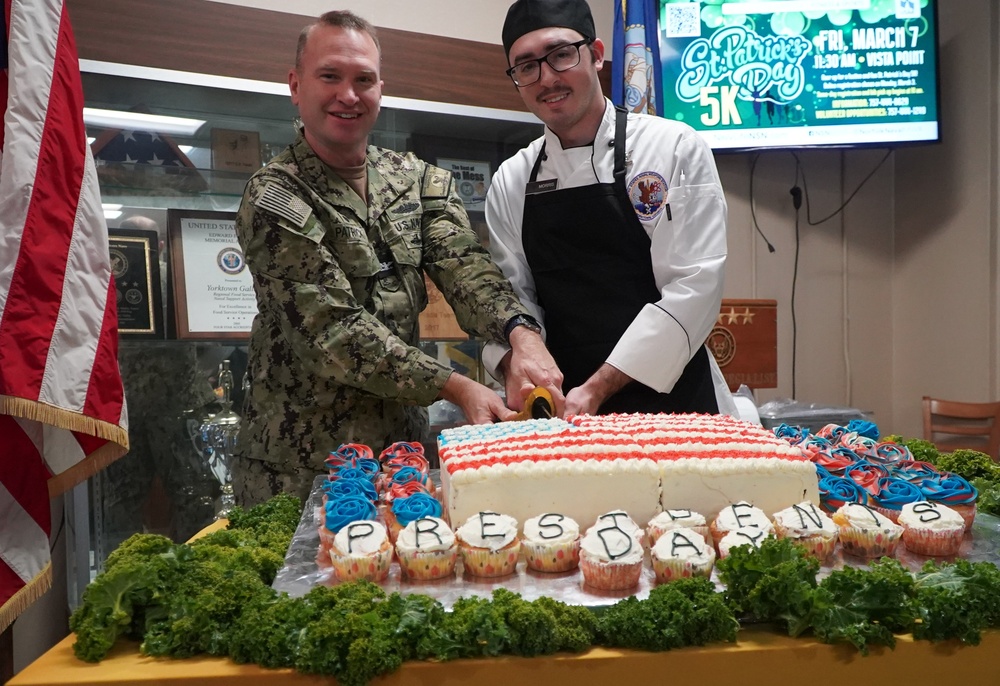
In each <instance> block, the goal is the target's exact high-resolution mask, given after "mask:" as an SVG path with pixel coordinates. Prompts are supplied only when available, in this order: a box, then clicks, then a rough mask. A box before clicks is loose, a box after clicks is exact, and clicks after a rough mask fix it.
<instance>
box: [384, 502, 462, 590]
mask: <svg viewBox="0 0 1000 686" xmlns="http://www.w3.org/2000/svg"><path fill="white" fill-rule="evenodd" d="M396 558H397V559H398V560H399V568H400V570H402V573H403V576H404V577H405V578H407V579H414V580H420V581H425V580H429V579H443V578H444V577H446V576H449V575H451V574H454V573H455V562H456V561H457V560H458V544H457V542H456V539H455V533H454V532H453V531H452V530H451V527H449V526H448V524H447V523H446V522H445V521H444V520H443V519H441V518H439V517H421V518H419V519H414V520H413V521H411V522H409V523H408V524H407V525H406V526H405V527H403V528H402V530H400V532H399V535H398V536H397V537H396Z"/></svg>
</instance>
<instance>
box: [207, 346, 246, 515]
mask: <svg viewBox="0 0 1000 686" xmlns="http://www.w3.org/2000/svg"><path fill="white" fill-rule="evenodd" d="M219 388H220V389H221V391H222V397H221V399H220V400H219V404H220V405H221V406H222V409H221V410H220V411H219V412H217V413H216V414H214V415H209V416H208V417H206V418H205V422H204V423H203V424H202V425H201V427H200V429H199V431H198V433H199V434H200V436H199V439H200V440H198V443H199V444H200V447H201V450H202V454H203V455H204V456H205V458H206V459H207V460H208V468H209V469H210V470H211V472H212V474H213V475H214V476H215V478H216V479H218V481H219V483H220V484H221V485H222V488H221V491H220V493H221V496H220V503H221V508H220V509H219V511H218V513H216V515H215V518H216V519H225V518H226V517H228V516H229V511H230V510H231V509H232V507H233V506H234V505H235V504H236V498H235V496H234V495H233V483H232V473H231V472H230V470H229V460H230V458H231V457H232V455H233V450H234V449H235V448H236V435H237V434H238V433H239V431H240V416H239V415H238V414H236V413H235V412H233V410H232V404H233V400H232V391H233V372H232V371H231V370H230V369H229V360H223V361H222V364H220V365H219Z"/></svg>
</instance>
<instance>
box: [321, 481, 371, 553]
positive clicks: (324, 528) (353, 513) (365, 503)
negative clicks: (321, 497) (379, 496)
mask: <svg viewBox="0 0 1000 686" xmlns="http://www.w3.org/2000/svg"><path fill="white" fill-rule="evenodd" d="M375 513H376V510H375V505H374V504H373V503H372V502H371V501H370V500H368V499H367V498H366V497H364V496H361V495H346V496H341V497H337V498H328V499H327V501H326V502H325V503H323V507H322V508H321V510H320V525H319V548H320V559H323V558H324V554H323V553H329V551H330V550H331V549H332V548H333V540H334V536H336V534H337V533H338V532H340V530H341V529H343V528H344V527H345V526H347V525H348V524H351V523H352V522H359V521H364V520H372V521H374V519H375Z"/></svg>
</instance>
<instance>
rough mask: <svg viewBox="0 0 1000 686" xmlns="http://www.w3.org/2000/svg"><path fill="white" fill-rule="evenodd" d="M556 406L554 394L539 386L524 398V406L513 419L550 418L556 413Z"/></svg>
mask: <svg viewBox="0 0 1000 686" xmlns="http://www.w3.org/2000/svg"><path fill="white" fill-rule="evenodd" d="M555 408H556V406H555V403H554V402H552V394H551V393H549V392H548V391H547V390H546V389H544V388H542V387H541V386H538V387H536V388H535V390H533V391H532V392H531V393H529V394H528V397H527V398H525V399H524V408H523V409H522V410H521V411H520V412H518V413H517V414H516V415H514V417H513V418H512V419H514V420H524V419H549V418H550V417H552V416H554V415H555V413H556V409H555Z"/></svg>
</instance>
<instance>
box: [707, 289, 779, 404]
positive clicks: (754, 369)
mask: <svg viewBox="0 0 1000 686" xmlns="http://www.w3.org/2000/svg"><path fill="white" fill-rule="evenodd" d="M706 345H708V349H709V351H711V353H712V355H713V356H714V357H715V361H716V362H718V363H719V368H720V369H721V370H722V375H723V376H724V377H726V382H727V383H728V384H729V389H730V390H732V391H735V390H737V389H738V388H739V387H740V384H746V385H747V386H749V387H750V388H776V387H777V386H778V301H776V300H738V299H728V298H727V299H723V301H722V309H721V310H720V311H719V318H718V319H717V320H716V322H715V328H713V329H712V333H710V334H709V336H708V340H707V341H706Z"/></svg>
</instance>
